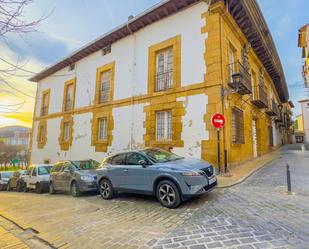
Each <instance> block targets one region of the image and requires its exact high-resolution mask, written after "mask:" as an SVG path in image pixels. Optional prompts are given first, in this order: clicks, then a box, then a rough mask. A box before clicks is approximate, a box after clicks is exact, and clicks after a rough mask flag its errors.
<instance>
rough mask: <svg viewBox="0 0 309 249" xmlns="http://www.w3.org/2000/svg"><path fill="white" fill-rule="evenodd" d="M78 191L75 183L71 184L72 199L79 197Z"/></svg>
mask: <svg viewBox="0 0 309 249" xmlns="http://www.w3.org/2000/svg"><path fill="white" fill-rule="evenodd" d="M80 194H81V193H80V190H79V187H78V185H77V183H76V182H73V183H72V185H71V195H72V196H74V197H78V196H80Z"/></svg>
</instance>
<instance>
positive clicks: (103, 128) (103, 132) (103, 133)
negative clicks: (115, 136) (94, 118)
mask: <svg viewBox="0 0 309 249" xmlns="http://www.w3.org/2000/svg"><path fill="white" fill-rule="evenodd" d="M98 126H99V127H98V140H106V139H107V118H99V120H98Z"/></svg>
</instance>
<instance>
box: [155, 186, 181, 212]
mask: <svg viewBox="0 0 309 249" xmlns="http://www.w3.org/2000/svg"><path fill="white" fill-rule="evenodd" d="M156 194H157V198H158V200H159V202H160V203H161V205H162V206H164V207H167V208H176V207H178V206H179V205H180V203H181V199H180V193H179V190H178V188H177V186H176V185H175V184H174V183H173V182H172V181H168V180H164V181H161V182H159V184H158V186H157V189H156Z"/></svg>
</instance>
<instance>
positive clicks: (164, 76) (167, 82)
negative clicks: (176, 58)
mask: <svg viewBox="0 0 309 249" xmlns="http://www.w3.org/2000/svg"><path fill="white" fill-rule="evenodd" d="M173 77H174V73H173V70H170V71H167V72H164V73H157V74H156V75H155V83H156V87H155V91H156V92H160V91H165V90H167V89H170V88H172V87H173Z"/></svg>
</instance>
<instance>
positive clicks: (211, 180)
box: [209, 177, 217, 185]
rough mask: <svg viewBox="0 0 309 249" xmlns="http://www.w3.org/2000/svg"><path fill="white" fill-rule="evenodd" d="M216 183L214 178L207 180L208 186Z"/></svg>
mask: <svg viewBox="0 0 309 249" xmlns="http://www.w3.org/2000/svg"><path fill="white" fill-rule="evenodd" d="M216 181H217V178H216V177H214V178H211V179H209V185H211V184H213V183H214V182H216Z"/></svg>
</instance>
